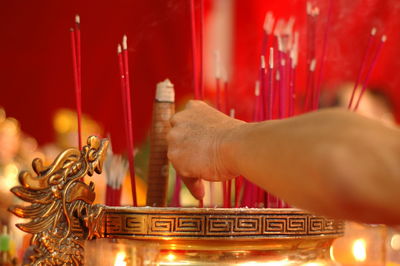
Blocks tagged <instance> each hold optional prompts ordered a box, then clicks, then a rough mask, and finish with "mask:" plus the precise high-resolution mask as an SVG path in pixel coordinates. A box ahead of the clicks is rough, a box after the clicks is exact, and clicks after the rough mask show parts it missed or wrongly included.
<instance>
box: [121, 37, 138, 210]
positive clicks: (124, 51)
mask: <svg viewBox="0 0 400 266" xmlns="http://www.w3.org/2000/svg"><path fill="white" fill-rule="evenodd" d="M122 57H123V62H124V71H125V92H126V94H125V95H126V98H125V100H126V109H127V118H128V120H127V122H128V123H127V125H128V134H129V135H128V161H129V170H130V175H131V190H132V200H133V206H134V207H136V206H137V198H136V180H135V178H136V177H135V164H134V142H133V129H132V105H131V91H130V84H129V83H130V82H129V62H128V38H127V36H126V35H124V36H123V38H122Z"/></svg>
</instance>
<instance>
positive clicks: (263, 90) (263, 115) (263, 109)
mask: <svg viewBox="0 0 400 266" xmlns="http://www.w3.org/2000/svg"><path fill="white" fill-rule="evenodd" d="M266 67H267V66H266V63H265V57H264V56H263V55H261V64H260V94H261V96H260V99H261V101H260V102H261V104H260V119H261V120H266V119H267V112H268V111H267V108H268V105H267V102H268V90H267V84H266Z"/></svg>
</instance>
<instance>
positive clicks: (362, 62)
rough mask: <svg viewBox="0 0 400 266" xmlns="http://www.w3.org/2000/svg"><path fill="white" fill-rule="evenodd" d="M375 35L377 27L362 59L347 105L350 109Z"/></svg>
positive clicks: (372, 31)
mask: <svg viewBox="0 0 400 266" xmlns="http://www.w3.org/2000/svg"><path fill="white" fill-rule="evenodd" d="M375 35H376V28H372V30H371V33H370V35H369V38H368V45H367V50H366V51H365V54H364V57H363V59H362V61H361V65H360V69H359V70H358V75H357V80H356V83H355V84H354V88H353V91H352V93H351V97H350V101H349V105H348V106H347V108H348V109H349V110H350V109H351V107H352V104H353V100H354V95H355V93H356V90H357V87H358V85H359V84H360V82H361V77H362V74H363V72H364V69H365V67H366V65H367V59H368V56H369V54H370V53H371V48H372V44H373V42H374V39H375Z"/></svg>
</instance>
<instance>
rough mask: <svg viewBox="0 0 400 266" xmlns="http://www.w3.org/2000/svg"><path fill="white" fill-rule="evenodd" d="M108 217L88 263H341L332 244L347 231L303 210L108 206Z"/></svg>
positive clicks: (88, 248) (88, 251) (89, 247)
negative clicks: (334, 256) (121, 257)
mask: <svg viewBox="0 0 400 266" xmlns="http://www.w3.org/2000/svg"><path fill="white" fill-rule="evenodd" d="M103 219H104V220H103V229H102V237H104V238H105V239H97V240H91V241H86V243H85V265H99V263H102V265H309V266H310V265H337V264H336V263H335V262H334V261H333V260H332V259H331V256H330V247H331V244H332V242H333V240H334V239H335V238H338V237H340V236H342V235H343V231H344V224H343V222H341V221H336V220H333V219H328V218H324V217H321V216H315V215H312V214H309V213H306V212H304V211H301V210H298V209H255V208H239V209H224V208H153V207H139V208H133V207H106V209H105V215H104V217H103ZM121 252H123V253H124V256H125V257H124V263H125V264H118V261H117V257H118V254H121ZM98 254H104V255H103V256H98ZM106 254H107V255H106ZM105 257H106V258H108V259H109V262H106V261H105V260H104V258H105Z"/></svg>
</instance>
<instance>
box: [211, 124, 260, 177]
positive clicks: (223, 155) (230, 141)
mask: <svg viewBox="0 0 400 266" xmlns="http://www.w3.org/2000/svg"><path fill="white" fill-rule="evenodd" d="M236 121H237V122H238V123H237V124H236V125H235V126H234V127H232V128H229V129H227V130H226V131H224V132H221V134H220V136H219V141H218V146H217V158H218V159H217V160H218V162H219V165H220V166H221V168H222V171H221V172H223V175H225V176H227V177H230V178H232V177H236V176H239V175H240V174H241V171H240V167H239V160H240V158H238V157H239V156H238V155H240V149H241V146H242V145H243V141H244V140H245V138H246V137H245V135H246V131H248V130H249V129H248V128H249V127H251V126H252V124H250V123H246V122H244V121H240V120H236Z"/></svg>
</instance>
